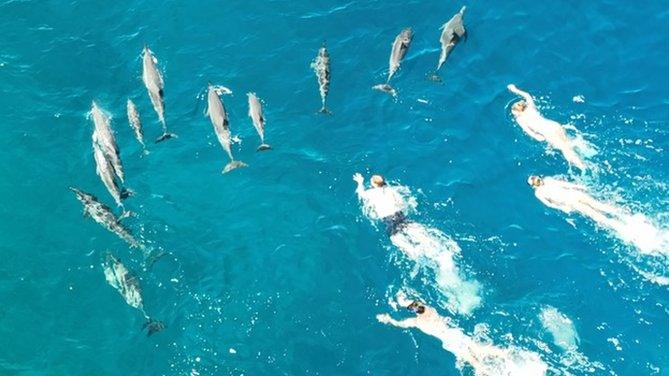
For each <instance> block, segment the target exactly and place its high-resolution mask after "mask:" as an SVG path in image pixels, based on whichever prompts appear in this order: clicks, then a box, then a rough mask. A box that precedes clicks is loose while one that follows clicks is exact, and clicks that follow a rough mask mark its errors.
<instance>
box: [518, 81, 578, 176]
mask: <svg viewBox="0 0 669 376" xmlns="http://www.w3.org/2000/svg"><path fill="white" fill-rule="evenodd" d="M507 88H508V89H509V91H510V92H512V93H514V94H517V95H519V96H521V97H523V100H521V101H518V102H516V103H514V104H513V105H512V106H511V114H513V117H514V118H515V119H516V122H518V125H520V127H521V128H522V129H523V131H525V133H527V134H528V135H530V137H532V138H534V139H535V140H537V141H542V142H546V143H548V144H549V145H551V146H552V147H554V148H556V149H557V150H559V151H560V152H562V155H563V156H564V158H565V159H566V160H567V162H569V163H570V164H573V165H574V166H576V167H577V168H578V169H579V170H581V171H584V170H585V168H586V167H585V163H584V162H583V160H582V159H581V157H580V156H579V155H578V154H577V153H576V151H575V150H574V141H573V140H572V139H570V138H569V137H568V136H567V132H566V131H565V130H564V127H563V126H562V125H561V124H560V123H558V122H556V121H554V120H549V119H546V118H545V117H543V116H542V115H541V113H540V112H539V110H538V109H537V107H536V105H535V104H534V99H532V96H531V95H530V94H529V93H527V92H524V91H522V90H519V89H518V88H517V87H516V85H513V84H510V85H509V86H507Z"/></svg>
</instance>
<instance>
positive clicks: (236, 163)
mask: <svg viewBox="0 0 669 376" xmlns="http://www.w3.org/2000/svg"><path fill="white" fill-rule="evenodd" d="M246 166H248V165H247V164H246V163H244V162H242V161H232V162H230V163H228V164H227V165H225V167H224V168H223V171H222V173H224V174H226V173H228V172H230V171H232V170H234V169H236V168H240V167H246Z"/></svg>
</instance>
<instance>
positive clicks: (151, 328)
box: [142, 317, 167, 337]
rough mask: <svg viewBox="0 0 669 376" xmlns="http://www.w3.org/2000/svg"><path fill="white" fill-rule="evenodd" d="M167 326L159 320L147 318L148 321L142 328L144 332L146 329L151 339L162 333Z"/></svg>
mask: <svg viewBox="0 0 669 376" xmlns="http://www.w3.org/2000/svg"><path fill="white" fill-rule="evenodd" d="M166 327H167V326H166V325H165V324H164V323H163V322H161V321H158V320H155V319H152V318H150V317H149V318H147V321H146V322H145V323H144V325H143V326H142V330H144V329H146V330H147V331H146V336H147V337H151V336H152V335H153V334H156V333H158V332H160V331H161V330H163V329H165V328H166Z"/></svg>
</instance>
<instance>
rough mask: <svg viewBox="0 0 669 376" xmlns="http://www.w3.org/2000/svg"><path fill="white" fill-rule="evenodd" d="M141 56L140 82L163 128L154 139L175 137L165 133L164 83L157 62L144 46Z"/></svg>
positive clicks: (161, 139) (160, 139) (157, 140)
mask: <svg viewBox="0 0 669 376" xmlns="http://www.w3.org/2000/svg"><path fill="white" fill-rule="evenodd" d="M142 52H143V56H142V80H143V81H144V85H145V86H146V90H147V91H148V92H149V98H151V104H153V108H154V109H155V110H156V114H158V120H160V123H161V124H162V126H163V134H162V135H161V136H160V137H158V139H156V142H160V141H163V140H167V139H169V138H174V137H176V135H175V134H173V133H169V132H167V125H166V124H165V97H164V92H163V88H164V86H165V85H164V83H163V77H162V76H161V74H160V71H158V67H157V65H156V64H157V63H158V60H157V59H156V58H155V56H153V53H152V52H151V50H149V47H147V46H144V50H143V51H142Z"/></svg>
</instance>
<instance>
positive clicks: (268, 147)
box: [256, 144, 272, 151]
mask: <svg viewBox="0 0 669 376" xmlns="http://www.w3.org/2000/svg"><path fill="white" fill-rule="evenodd" d="M271 148H272V147H271V146H269V145H268V144H261V145H260V146H258V148H257V149H256V151H265V150H270V149H271Z"/></svg>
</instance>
